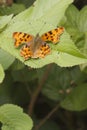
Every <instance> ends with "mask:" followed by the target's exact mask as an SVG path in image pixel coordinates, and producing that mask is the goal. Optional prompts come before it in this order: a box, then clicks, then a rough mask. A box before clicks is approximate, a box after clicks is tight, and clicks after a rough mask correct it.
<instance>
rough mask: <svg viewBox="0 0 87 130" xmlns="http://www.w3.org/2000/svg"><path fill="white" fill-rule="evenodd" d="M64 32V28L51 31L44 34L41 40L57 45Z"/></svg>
mask: <svg viewBox="0 0 87 130" xmlns="http://www.w3.org/2000/svg"><path fill="white" fill-rule="evenodd" d="M63 32H64V28H63V27H59V28H56V29H54V30H51V31H49V32H47V33H44V34H43V35H42V36H41V38H42V40H44V41H51V42H52V43H54V44H56V43H57V42H59V38H60V35H61V34H62V33H63Z"/></svg>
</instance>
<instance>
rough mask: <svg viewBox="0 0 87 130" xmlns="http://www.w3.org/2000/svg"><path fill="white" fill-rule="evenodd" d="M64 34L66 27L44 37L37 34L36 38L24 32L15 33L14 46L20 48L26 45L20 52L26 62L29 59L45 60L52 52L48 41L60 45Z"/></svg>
mask: <svg viewBox="0 0 87 130" xmlns="http://www.w3.org/2000/svg"><path fill="white" fill-rule="evenodd" d="M63 32H64V27H58V28H56V29H54V30H51V31H49V32H47V33H44V34H43V35H42V36H39V34H37V35H36V36H35V37H34V36H33V35H30V34H27V33H23V32H14V33H13V38H14V39H15V43H14V46H15V47H19V46H20V45H21V44H23V43H24V44H25V45H24V46H23V47H22V48H21V50H20V55H21V56H22V57H24V59H25V60H28V59H29V58H44V57H45V56H46V55H48V54H50V52H51V48H50V46H49V45H48V44H47V41H49V42H52V43H53V44H56V43H58V42H59V39H60V35H61V34H62V33H63Z"/></svg>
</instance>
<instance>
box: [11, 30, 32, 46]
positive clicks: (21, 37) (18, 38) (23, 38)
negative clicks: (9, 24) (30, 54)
mask: <svg viewBox="0 0 87 130" xmlns="http://www.w3.org/2000/svg"><path fill="white" fill-rule="evenodd" d="M13 38H14V39H15V43H14V46H15V47H19V46H20V45H21V44H23V43H28V42H30V41H32V40H33V36H32V35H29V34H27V33H23V32H14V33H13Z"/></svg>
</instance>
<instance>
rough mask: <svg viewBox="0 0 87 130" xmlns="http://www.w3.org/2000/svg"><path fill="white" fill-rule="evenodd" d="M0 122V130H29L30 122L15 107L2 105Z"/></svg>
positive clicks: (21, 111)
mask: <svg viewBox="0 0 87 130" xmlns="http://www.w3.org/2000/svg"><path fill="white" fill-rule="evenodd" d="M0 121H1V122H2V123H3V126H2V130H14V129H15V130H24V129H26V130H31V128H32V125H33V123H32V120H31V118H29V116H28V115H26V114H24V113H23V110H22V109H21V108H20V107H18V106H16V105H10V104H7V105H3V106H1V107H0Z"/></svg>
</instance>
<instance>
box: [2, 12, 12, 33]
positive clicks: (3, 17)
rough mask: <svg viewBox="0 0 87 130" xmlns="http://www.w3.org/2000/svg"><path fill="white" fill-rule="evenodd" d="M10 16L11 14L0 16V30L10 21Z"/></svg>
mask: <svg viewBox="0 0 87 130" xmlns="http://www.w3.org/2000/svg"><path fill="white" fill-rule="evenodd" d="M12 16H13V15H12V14H11V15H9V16H0V31H2V29H3V28H4V27H5V26H6V25H7V24H8V23H9V22H10V20H11V19H12Z"/></svg>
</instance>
